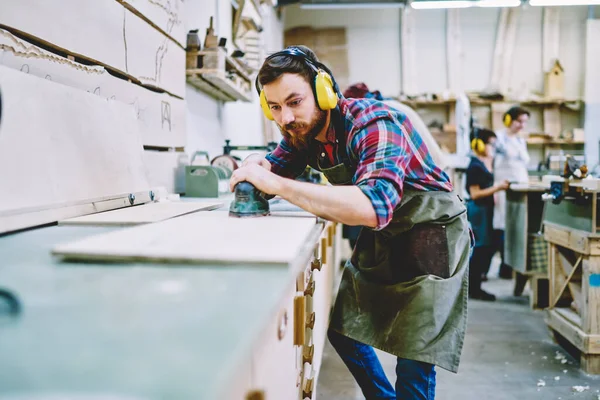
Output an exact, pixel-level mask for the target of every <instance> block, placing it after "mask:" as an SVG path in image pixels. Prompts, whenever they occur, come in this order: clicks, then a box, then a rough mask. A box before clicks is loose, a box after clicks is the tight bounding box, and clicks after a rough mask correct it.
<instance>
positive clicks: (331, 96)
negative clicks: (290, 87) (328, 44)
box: [255, 47, 341, 121]
mask: <svg viewBox="0 0 600 400" xmlns="http://www.w3.org/2000/svg"><path fill="white" fill-rule="evenodd" d="M279 56H289V57H294V58H297V59H300V60H301V61H303V62H304V63H305V64H306V65H307V66H308V67H310V69H312V70H313V71H314V73H315V79H314V80H313V82H312V89H313V93H314V95H315V100H316V102H317V104H318V105H319V108H320V109H321V110H323V111H326V110H333V109H334V108H336V107H337V101H338V95H339V97H341V94H340V89H339V87H338V85H337V82H336V81H335V79H334V78H333V74H332V73H331V71H330V70H329V68H327V67H326V66H325V65H323V64H321V63H320V62H318V61H313V60H311V59H310V58H308V55H306V53H305V52H303V51H302V50H300V49H299V48H297V47H288V48H287V49H284V50H282V51H278V52H277V53H273V54H271V55H270V56H269V57H267V58H266V59H265V62H267V61H269V60H270V59H272V58H275V57H279ZM255 86H256V91H257V92H258V94H259V95H260V107H261V108H262V110H263V113H264V114H265V117H267V118H268V119H270V120H271V121H273V120H274V118H273V114H272V113H271V108H270V107H269V104H267V98H266V96H265V92H264V91H263V90H262V88H261V87H260V83H259V82H258V76H257V77H256V81H255Z"/></svg>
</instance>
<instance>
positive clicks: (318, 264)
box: [310, 258, 323, 271]
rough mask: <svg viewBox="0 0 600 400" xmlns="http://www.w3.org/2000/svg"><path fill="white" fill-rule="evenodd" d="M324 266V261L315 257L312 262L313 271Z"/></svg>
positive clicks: (311, 268)
mask: <svg viewBox="0 0 600 400" xmlns="http://www.w3.org/2000/svg"><path fill="white" fill-rule="evenodd" d="M322 266H323V263H322V262H321V259H320V258H315V259H313V260H312V261H311V263H310V270H311V271H314V270H317V271H320V270H321V267H322Z"/></svg>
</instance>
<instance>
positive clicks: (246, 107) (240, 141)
mask: <svg viewBox="0 0 600 400" xmlns="http://www.w3.org/2000/svg"><path fill="white" fill-rule="evenodd" d="M185 4H186V8H187V12H186V21H185V25H186V32H187V31H189V30H190V29H199V31H198V34H199V36H200V39H201V40H202V41H203V40H204V35H205V33H206V29H207V28H208V26H209V19H210V16H214V17H215V18H214V24H213V25H214V26H213V27H214V28H215V34H216V35H217V36H219V37H225V38H227V42H228V46H227V47H228V50H230V48H231V46H232V45H231V21H232V10H231V3H230V2H229V1H222V0H221V1H219V0H188V1H186V2H185ZM262 12H263V32H262V34H261V37H262V42H263V43H262V45H263V48H264V50H265V52H266V53H270V52H273V51H276V50H278V49H280V48H281V46H282V45H283V44H282V43H283V23H282V22H281V21H279V19H278V17H277V15H276V12H275V10H274V9H273V8H272V7H269V6H266V5H263V6H262ZM253 94H254V92H253ZM186 100H187V134H188V137H187V143H188V144H187V147H186V152H187V153H188V155H190V157H191V155H192V154H193V153H194V152H195V151H197V150H204V151H208V152H209V154H210V156H211V158H212V157H215V156H217V155H219V154H222V151H223V145H224V144H225V139H230V140H231V144H232V145H261V144H263V143H264V142H265V140H264V135H263V117H262V114H261V110H260V106H259V104H258V96H252V102H251V103H245V102H239V101H238V102H227V103H222V102H219V101H217V100H215V99H213V98H212V97H210V96H208V95H206V94H205V93H203V92H201V91H199V90H198V89H195V88H194V87H192V86H191V85H190V84H187V85H186Z"/></svg>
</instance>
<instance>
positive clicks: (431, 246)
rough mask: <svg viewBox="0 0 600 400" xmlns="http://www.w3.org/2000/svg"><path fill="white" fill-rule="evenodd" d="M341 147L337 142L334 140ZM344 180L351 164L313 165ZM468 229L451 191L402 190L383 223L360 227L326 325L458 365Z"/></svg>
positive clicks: (404, 354) (400, 353)
mask: <svg viewBox="0 0 600 400" xmlns="http://www.w3.org/2000/svg"><path fill="white" fill-rule="evenodd" d="M340 147H343V146H340ZM319 169H320V170H321V172H323V174H325V176H326V177H327V179H328V180H329V182H331V183H332V184H334V185H351V184H352V178H353V176H354V168H352V167H351V166H349V165H348V164H347V163H342V164H339V165H336V166H334V167H331V168H319ZM470 243H471V235H470V233H469V226H468V222H467V214H466V208H465V206H464V204H463V201H462V200H461V199H460V198H459V197H458V195H457V194H456V193H449V192H424V191H416V190H410V189H406V188H405V190H404V194H403V196H402V200H401V202H400V204H399V205H398V206H397V207H396V209H395V210H394V215H393V218H392V221H391V222H390V224H389V225H388V226H387V227H385V228H384V229H383V230H381V231H374V230H371V229H369V228H363V229H362V230H361V233H360V235H359V237H358V241H357V244H356V247H355V249H354V252H353V254H352V258H351V260H349V261H348V263H347V264H346V266H345V268H344V272H343V275H342V281H341V284H340V287H339V292H338V295H337V298H336V301H335V305H334V308H333V313H332V316H331V322H330V328H331V329H333V330H335V331H337V332H339V333H341V334H343V335H345V336H347V337H350V338H352V339H354V340H357V341H359V342H361V343H365V344H368V345H371V346H373V347H375V348H377V349H380V350H383V351H385V352H387V353H390V354H393V355H395V356H397V357H401V358H406V359H411V360H418V361H423V362H427V363H430V364H435V365H438V366H440V367H442V368H444V369H447V370H449V371H452V372H456V371H457V370H458V365H459V361H460V354H461V351H462V347H463V341H464V336H465V330H466V324H467V293H468V273H467V269H468V264H469V256H470Z"/></svg>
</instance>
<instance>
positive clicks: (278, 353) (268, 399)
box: [252, 285, 302, 400]
mask: <svg viewBox="0 0 600 400" xmlns="http://www.w3.org/2000/svg"><path fill="white" fill-rule="evenodd" d="M296 294H297V293H296V290H295V285H294V287H293V288H290V290H289V294H288V295H287V296H286V297H285V299H284V300H283V301H282V303H281V306H280V309H279V310H278V311H277V314H276V315H275V316H274V318H273V320H272V321H271V323H270V324H269V326H268V327H267V329H266V331H264V333H263V336H262V338H261V340H260V341H259V344H258V345H257V346H256V348H255V349H254V351H253V354H252V389H253V390H257V391H261V392H262V393H263V394H264V397H263V398H264V399H265V400H279V399H296V398H298V392H299V390H300V389H301V388H300V385H301V368H300V362H299V360H300V358H299V356H300V357H301V351H302V348H301V347H300V346H294V298H295V297H296Z"/></svg>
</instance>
